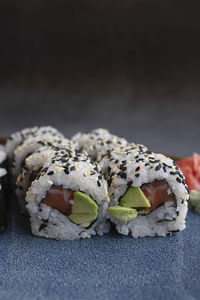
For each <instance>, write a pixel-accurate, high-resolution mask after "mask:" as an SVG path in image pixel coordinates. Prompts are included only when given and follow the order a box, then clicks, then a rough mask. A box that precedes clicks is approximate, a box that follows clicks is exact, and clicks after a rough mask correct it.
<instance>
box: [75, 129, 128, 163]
mask: <svg viewBox="0 0 200 300" xmlns="http://www.w3.org/2000/svg"><path fill="white" fill-rule="evenodd" d="M72 141H74V142H76V143H77V145H78V146H77V148H78V149H79V150H80V151H82V150H84V151H86V152H87V153H88V155H89V156H90V157H91V159H92V160H96V158H97V155H98V153H99V152H100V151H103V150H107V149H112V148H115V149H116V148H119V147H121V146H127V144H128V142H127V140H126V139H124V138H121V137H118V136H116V135H113V134H111V133H110V132H109V131H108V130H106V129H102V128H99V129H94V130H92V131H91V132H89V133H83V134H82V133H80V132H79V133H77V134H76V135H75V136H73V137H72Z"/></svg>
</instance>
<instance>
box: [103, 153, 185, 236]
mask: <svg viewBox="0 0 200 300" xmlns="http://www.w3.org/2000/svg"><path fill="white" fill-rule="evenodd" d="M103 161H104V167H105V161H106V162H107V163H108V160H105V156H104V157H103V158H102V161H100V165H101V164H102V163H103ZM104 170H105V169H104ZM105 176H106V179H107V181H108V184H109V196H110V204H109V208H108V216H109V218H110V220H111V221H112V223H113V224H115V226H116V229H117V231H118V232H119V233H121V234H123V235H128V234H130V235H131V236H132V237H134V238H137V237H144V236H166V235H167V234H170V233H172V232H174V231H181V230H183V229H184V228H185V219H186V215H187V210H188V203H187V200H188V198H189V190H188V187H187V186H186V184H185V179H184V176H183V174H182V173H181V171H180V170H179V168H178V167H177V166H176V164H175V162H174V161H172V160H171V159H170V158H167V157H166V156H164V155H162V154H155V153H153V152H150V151H146V152H141V153H139V152H138V153H137V151H136V152H132V151H128V150H127V151H125V152H112V153H111V154H110V161H109V163H108V164H107V172H106V173H105Z"/></svg>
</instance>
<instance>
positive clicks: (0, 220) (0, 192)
mask: <svg viewBox="0 0 200 300" xmlns="http://www.w3.org/2000/svg"><path fill="white" fill-rule="evenodd" d="M5 162H6V153H5V151H3V150H2V149H1V150H0V234H1V233H2V232H3V231H4V230H5V228H6V223H7V221H6V212H7V199H6V192H7V171H6V169H5V168H4V166H5Z"/></svg>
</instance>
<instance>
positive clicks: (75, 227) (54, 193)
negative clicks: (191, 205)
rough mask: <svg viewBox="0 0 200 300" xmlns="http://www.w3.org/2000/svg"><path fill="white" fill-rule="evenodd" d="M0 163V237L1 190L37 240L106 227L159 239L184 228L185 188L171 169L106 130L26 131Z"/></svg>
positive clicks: (1, 223)
mask: <svg viewBox="0 0 200 300" xmlns="http://www.w3.org/2000/svg"><path fill="white" fill-rule="evenodd" d="M0 163H1V168H0V177H1V185H0V232H3V231H4V229H5V227H6V207H7V199H8V198H9V197H8V194H7V193H8V190H9V191H10V192H12V193H13V194H14V193H15V195H16V197H15V199H16V201H17V202H18V205H19V210H20V211H21V212H23V214H25V215H26V216H27V217H28V218H29V221H30V227H31V231H32V233H33V234H34V235H36V236H40V237H46V238H52V239H61V240H73V239H80V238H89V237H91V236H92V235H96V234H98V235H100V236H101V235H103V234H105V233H108V232H109V231H110V229H111V228H115V229H116V230H117V232H119V233H120V234H121V235H130V236H132V237H134V238H137V237H144V236H166V235H171V233H173V232H177V231H182V230H183V229H184V228H185V226H186V215H187V210H188V199H189V190H188V187H187V185H186V183H185V178H184V176H183V174H182V172H181V171H180V169H179V168H178V167H177V165H176V163H175V162H174V161H173V160H172V159H170V158H169V157H166V156H164V155H163V154H160V153H154V152H152V151H150V150H149V149H148V148H147V147H146V146H144V145H142V144H135V143H133V142H129V141H127V140H126V139H125V138H122V137H118V136H116V135H113V134H111V133H110V132H109V131H108V130H106V129H102V128H99V129H95V130H92V131H91V132H87V133H80V132H79V133H77V134H76V135H74V136H73V137H72V138H71V139H68V138H65V137H64V135H63V134H62V133H61V132H59V131H58V130H57V129H55V128H53V127H51V126H43V127H32V128H25V129H23V130H21V131H19V132H15V133H13V134H12V135H11V136H10V137H9V138H8V139H7V140H6V143H5V144H4V145H1V148H0ZM8 179H9V180H8ZM8 181H9V183H8ZM8 187H9V188H8ZM22 217H23V216H22Z"/></svg>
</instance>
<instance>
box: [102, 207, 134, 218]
mask: <svg viewBox="0 0 200 300" xmlns="http://www.w3.org/2000/svg"><path fill="white" fill-rule="evenodd" d="M108 211H109V213H110V215H111V216H112V217H113V218H115V219H118V220H120V221H123V222H129V221H130V220H134V219H135V218H136V217H137V215H138V212H137V210H136V209H133V208H127V207H122V206H110V207H109V208H108Z"/></svg>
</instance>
